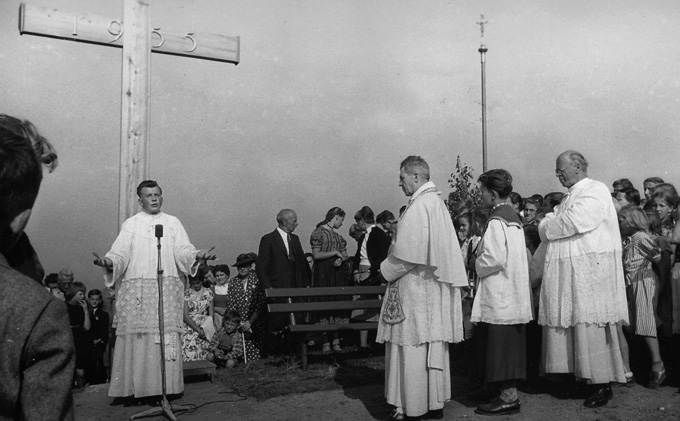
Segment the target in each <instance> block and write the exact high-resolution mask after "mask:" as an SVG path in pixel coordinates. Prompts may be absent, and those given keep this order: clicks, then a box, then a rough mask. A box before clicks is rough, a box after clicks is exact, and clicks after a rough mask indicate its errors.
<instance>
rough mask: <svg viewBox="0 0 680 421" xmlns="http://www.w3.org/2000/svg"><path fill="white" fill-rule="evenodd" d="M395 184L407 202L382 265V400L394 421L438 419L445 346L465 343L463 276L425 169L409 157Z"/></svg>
mask: <svg viewBox="0 0 680 421" xmlns="http://www.w3.org/2000/svg"><path fill="white" fill-rule="evenodd" d="M399 178H400V181H399V186H400V187H401V188H402V190H403V191H404V194H405V195H406V196H410V197H411V198H410V200H409V202H408V205H407V208H406V210H405V211H404V213H403V214H402V216H401V219H400V221H399V230H398V232H397V235H396V241H395V243H394V244H393V247H392V249H391V251H390V254H389V255H388V257H387V259H385V260H384V261H383V263H382V264H381V265H380V270H381V273H382V275H383V277H384V278H385V279H386V280H387V282H388V287H387V291H386V293H385V298H384V300H383V306H382V309H381V312H380V321H379V324H378V333H377V339H376V340H377V342H380V343H382V342H384V343H385V396H386V398H387V402H388V403H389V404H391V405H393V406H394V407H395V410H394V411H393V412H392V414H391V415H390V418H391V419H393V420H402V419H405V418H406V417H420V416H425V417H426V418H424V419H439V418H442V416H443V408H444V403H445V402H446V401H447V400H448V399H450V398H451V375H450V369H449V354H448V351H449V346H448V344H449V342H460V341H462V340H463V323H462V321H463V319H462V312H461V294H460V288H462V287H466V286H467V285H468V283H467V276H466V274H465V268H464V266H463V258H462V255H461V252H460V247H459V245H458V239H457V237H456V231H455V229H454V228H453V223H452V222H451V217H450V215H449V212H448V210H447V209H446V206H445V205H444V202H443V201H442V199H441V197H440V194H441V193H440V192H439V191H438V190H437V188H436V187H435V185H434V183H432V182H431V181H429V180H430V169H429V166H428V165H427V162H425V160H424V159H422V158H421V157H418V156H409V157H408V158H406V159H405V160H404V161H403V162H402V163H401V167H400V177H399Z"/></svg>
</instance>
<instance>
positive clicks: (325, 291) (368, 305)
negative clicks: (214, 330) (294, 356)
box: [265, 286, 385, 370]
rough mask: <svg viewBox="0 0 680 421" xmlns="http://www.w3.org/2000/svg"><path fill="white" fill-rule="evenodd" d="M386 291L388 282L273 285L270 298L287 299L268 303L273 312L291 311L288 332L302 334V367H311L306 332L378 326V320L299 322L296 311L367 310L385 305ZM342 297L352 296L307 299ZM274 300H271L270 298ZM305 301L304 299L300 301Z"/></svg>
mask: <svg viewBox="0 0 680 421" xmlns="http://www.w3.org/2000/svg"><path fill="white" fill-rule="evenodd" d="M383 294H385V286H352V287H328V288H270V289H266V290H265V295H266V296H267V298H268V299H277V300H282V299H283V300H285V301H287V302H283V303H282V302H275V303H270V304H268V305H267V309H268V310H269V312H270V313H288V314H290V324H289V325H288V326H286V328H285V332H286V333H289V334H290V335H292V336H300V337H301V338H302V339H301V340H300V345H301V352H300V356H301V359H302V369H303V370H306V369H307V342H306V341H305V338H304V336H305V334H309V333H322V332H335V331H343V330H353V331H361V330H376V329H377V328H378V322H360V323H330V324H300V323H296V320H295V316H294V313H304V312H313V313H323V312H329V311H336V310H364V309H366V310H367V309H380V308H381V307H382V295H383ZM354 295H364V296H365V295H369V296H370V295H374V296H378V297H376V299H362V300H354V301H352V299H351V297H352V296H354ZM327 296H332V297H339V296H345V297H347V296H349V297H350V298H349V299H348V300H347V301H313V302H305V299H306V298H310V297H327ZM270 301H271V300H270ZM296 301H301V302H296Z"/></svg>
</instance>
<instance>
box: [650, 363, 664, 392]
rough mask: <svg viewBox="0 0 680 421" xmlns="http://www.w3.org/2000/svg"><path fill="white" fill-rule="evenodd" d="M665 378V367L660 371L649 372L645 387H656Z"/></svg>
mask: <svg viewBox="0 0 680 421" xmlns="http://www.w3.org/2000/svg"><path fill="white" fill-rule="evenodd" d="M664 380H666V368H665V367H664V368H662V369H661V371H652V372H651V373H649V383H647V387H648V388H650V389H656V388H658V387H659V386H661V383H663V381H664Z"/></svg>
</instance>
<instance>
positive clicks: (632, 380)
mask: <svg viewBox="0 0 680 421" xmlns="http://www.w3.org/2000/svg"><path fill="white" fill-rule="evenodd" d="M633 386H635V376H634V375H633V374H632V373H631V375H630V377H628V376H626V387H633Z"/></svg>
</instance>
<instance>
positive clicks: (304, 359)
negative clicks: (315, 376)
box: [300, 341, 307, 370]
mask: <svg viewBox="0 0 680 421" xmlns="http://www.w3.org/2000/svg"><path fill="white" fill-rule="evenodd" d="M300 348H301V350H300V359H301V360H302V369H303V370H307V342H304V341H303V342H302V345H301V347H300Z"/></svg>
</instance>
